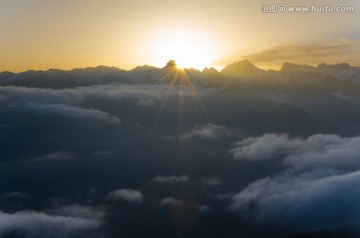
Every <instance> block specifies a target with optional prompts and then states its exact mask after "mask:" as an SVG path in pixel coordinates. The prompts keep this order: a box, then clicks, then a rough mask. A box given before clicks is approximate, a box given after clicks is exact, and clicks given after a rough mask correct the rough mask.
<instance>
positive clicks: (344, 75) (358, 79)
mask: <svg viewBox="0 0 360 238" xmlns="http://www.w3.org/2000/svg"><path fill="white" fill-rule="evenodd" d="M317 69H318V70H319V71H321V72H323V73H326V74H329V75H332V76H333V77H336V78H338V79H340V80H343V81H348V82H354V83H360V67H353V66H351V65H349V64H347V63H342V64H335V65H327V64H320V65H319V66H318V67H317Z"/></svg>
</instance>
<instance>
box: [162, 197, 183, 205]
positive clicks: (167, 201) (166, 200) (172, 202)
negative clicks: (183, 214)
mask: <svg viewBox="0 0 360 238" xmlns="http://www.w3.org/2000/svg"><path fill="white" fill-rule="evenodd" d="M160 205H162V206H182V205H183V202H182V201H181V200H178V199H175V198H173V197H166V198H163V199H161V201H160Z"/></svg>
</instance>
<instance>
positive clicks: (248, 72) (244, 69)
mask: <svg viewBox="0 0 360 238" xmlns="http://www.w3.org/2000/svg"><path fill="white" fill-rule="evenodd" d="M221 73H222V74H224V75H226V76H229V77H233V78H243V79H261V78H262V77H264V76H265V73H266V71H265V70H262V69H259V68H258V67H256V66H255V65H253V64H252V63H251V62H250V61H249V60H246V59H245V60H243V61H241V62H238V63H234V64H230V65H227V66H225V68H224V69H223V70H221Z"/></svg>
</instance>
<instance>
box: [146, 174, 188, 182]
mask: <svg viewBox="0 0 360 238" xmlns="http://www.w3.org/2000/svg"><path fill="white" fill-rule="evenodd" d="M189 181H190V178H189V176H187V175H181V176H163V175H157V176H156V177H154V178H153V179H152V180H151V182H153V183H186V182H189Z"/></svg>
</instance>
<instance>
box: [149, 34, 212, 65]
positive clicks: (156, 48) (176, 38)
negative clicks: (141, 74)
mask: <svg viewBox="0 0 360 238" xmlns="http://www.w3.org/2000/svg"><path fill="white" fill-rule="evenodd" d="M215 49H216V47H215V46H214V43H213V42H212V40H211V38H210V37H206V36H205V35H204V34H201V33H200V32H197V31H194V30H189V29H186V30H175V29H172V30H166V31H163V32H161V33H160V34H157V35H154V37H153V39H152V49H151V52H152V54H153V58H154V60H153V61H155V62H156V63H157V64H163V63H164V60H167V59H173V60H175V61H176V63H177V67H178V68H195V69H199V70H202V69H203V68H205V67H209V66H212V63H213V61H214V57H215V55H216V54H215Z"/></svg>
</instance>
